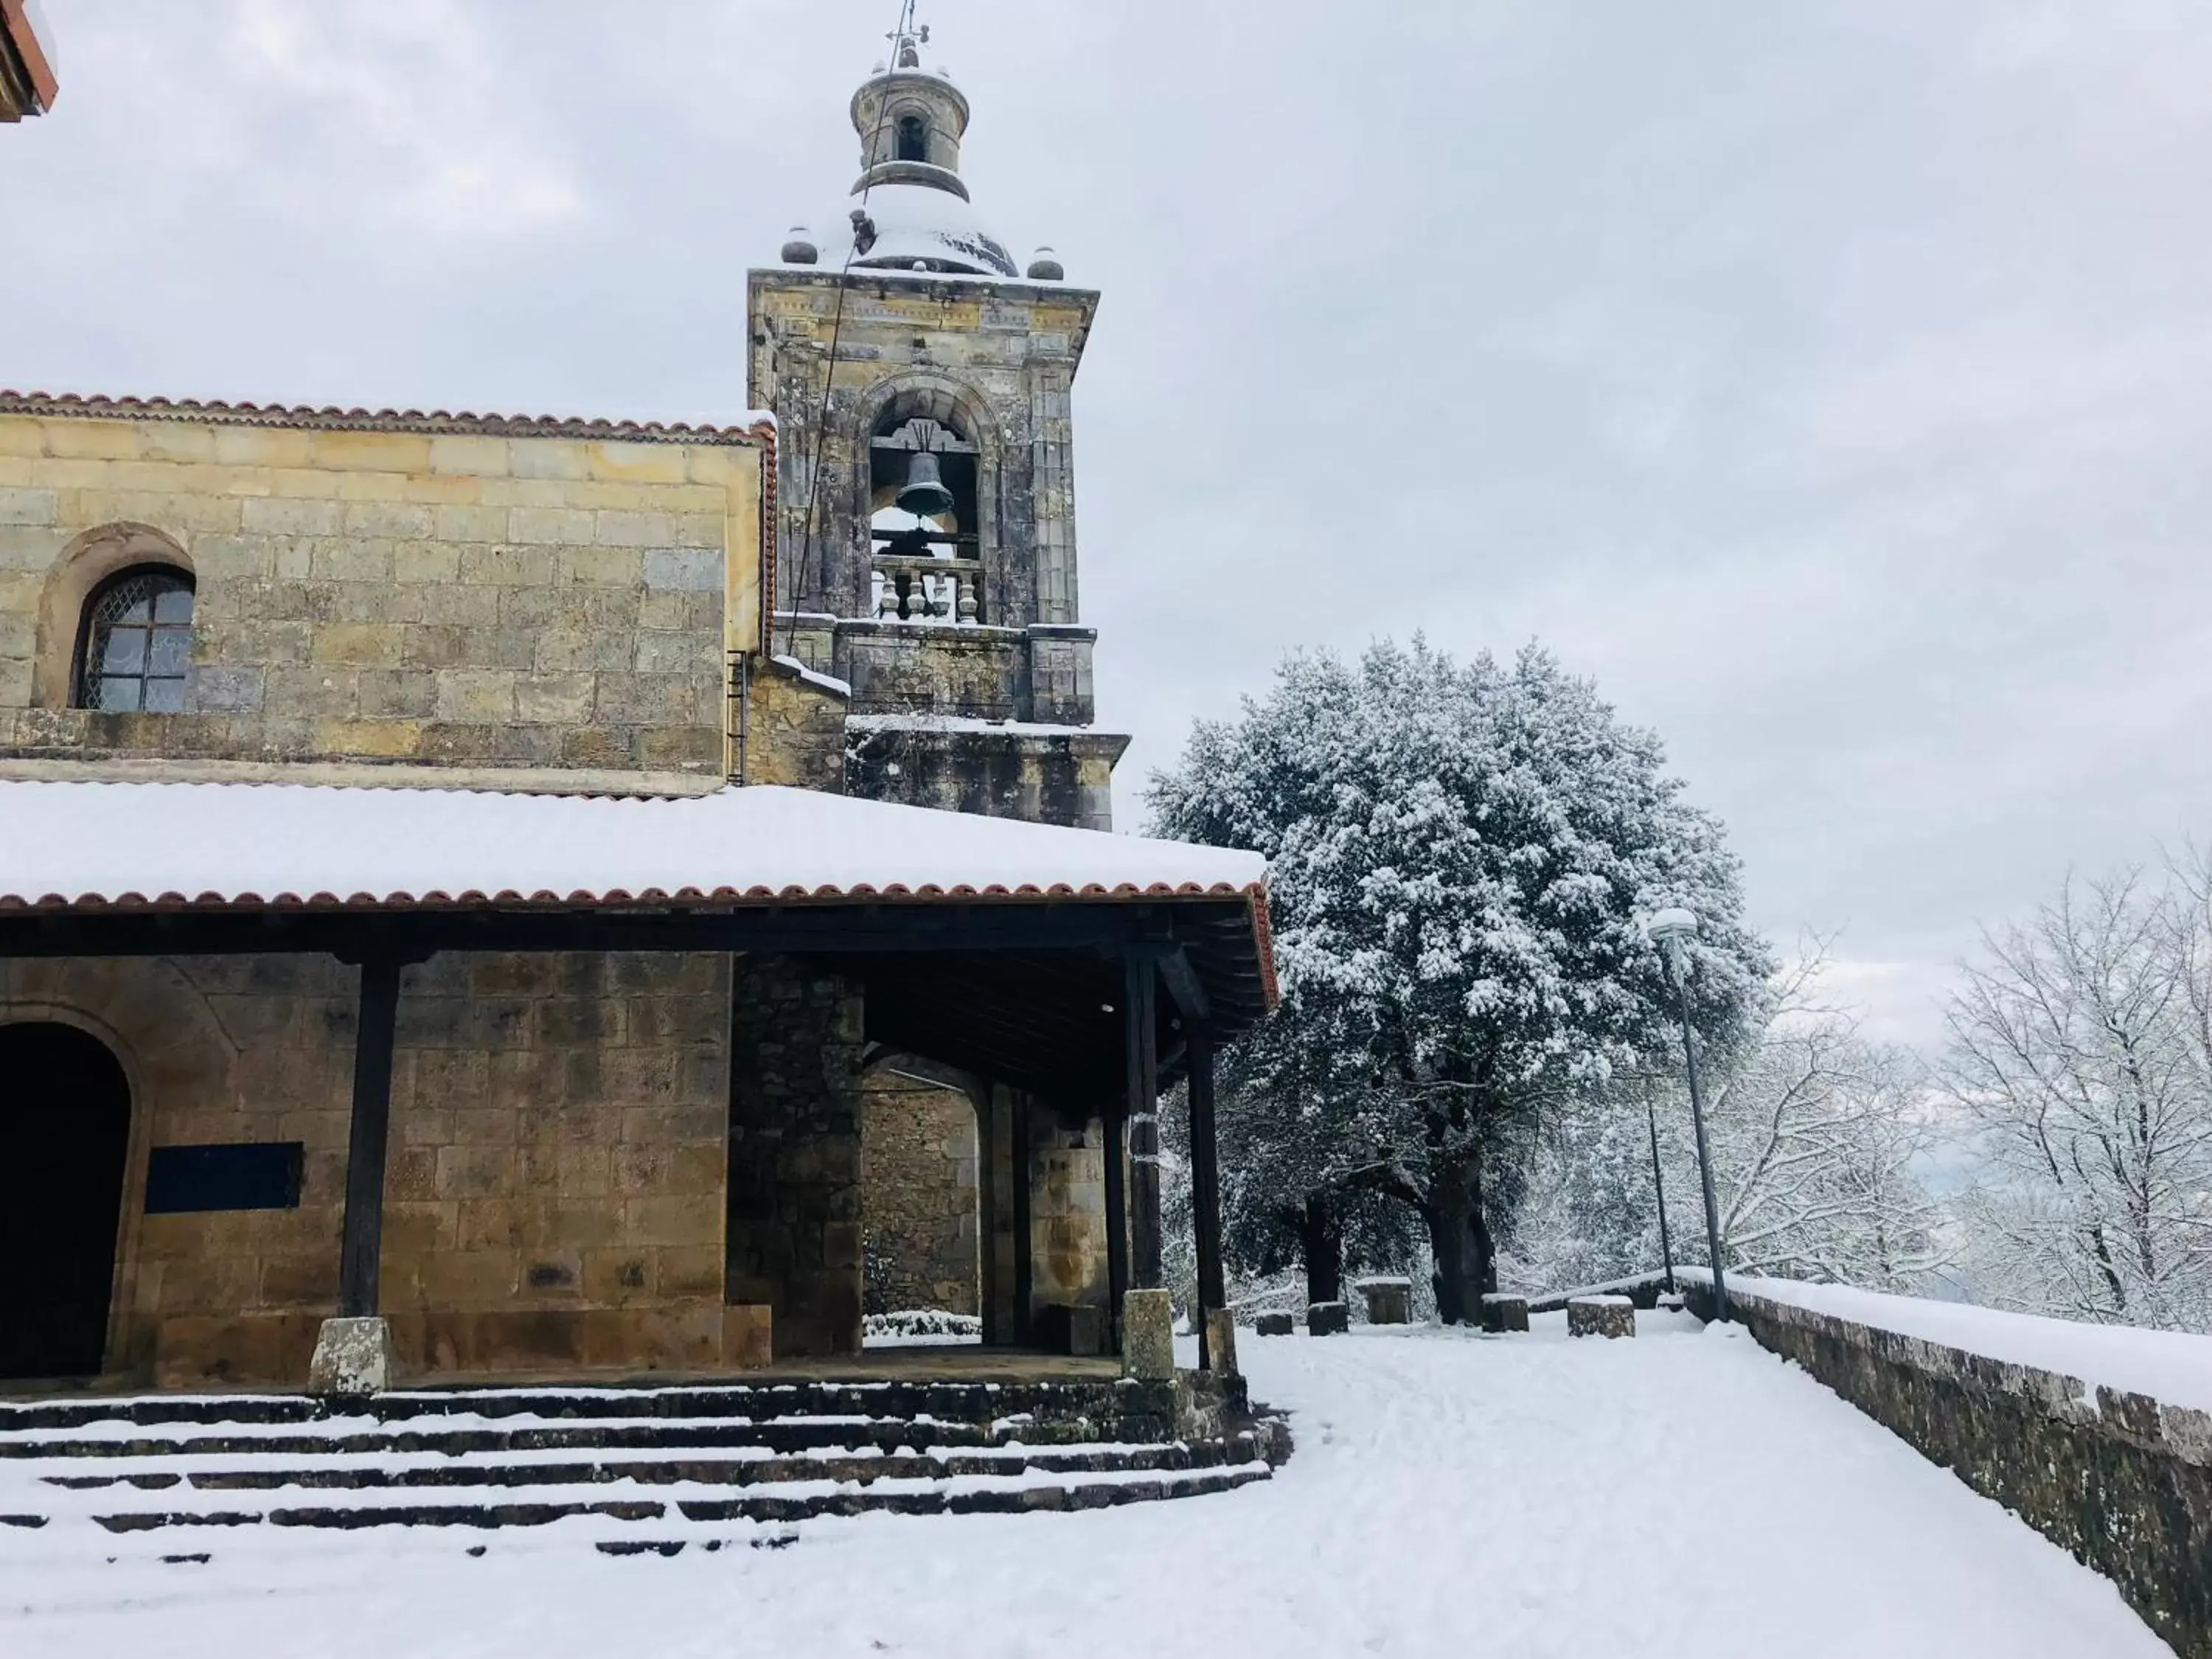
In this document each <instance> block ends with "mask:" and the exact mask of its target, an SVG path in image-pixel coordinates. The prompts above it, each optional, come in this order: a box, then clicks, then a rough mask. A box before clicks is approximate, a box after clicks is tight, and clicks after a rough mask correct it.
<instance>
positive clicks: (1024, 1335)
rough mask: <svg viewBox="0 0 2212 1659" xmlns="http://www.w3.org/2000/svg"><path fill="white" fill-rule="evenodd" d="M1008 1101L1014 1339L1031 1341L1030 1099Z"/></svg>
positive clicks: (1018, 1096)
mask: <svg viewBox="0 0 2212 1659" xmlns="http://www.w3.org/2000/svg"><path fill="white" fill-rule="evenodd" d="M1008 1099H1009V1101H1010V1103H1011V1104H1012V1107H1013V1110H1012V1112H1011V1113H1009V1114H1008V1115H1009V1116H1010V1117H1012V1120H1013V1121H1012V1123H1011V1124H1009V1125H1008V1126H1007V1136H1008V1139H1009V1140H1010V1142H1011V1143H1012V1144H1011V1145H1010V1146H1008V1148H1007V1157H1006V1167H1007V1169H1008V1171H1009V1172H1010V1174H1011V1176H1012V1180H1013V1183H1014V1340H1016V1341H1018V1342H1027V1341H1029V1340H1030V1339H1031V1337H1032V1335H1033V1334H1034V1331H1035V1326H1036V1320H1035V1316H1034V1315H1033V1314H1032V1312H1031V1310H1030V1301H1031V1299H1032V1298H1033V1297H1034V1296H1035V1293H1036V1291H1035V1285H1036V1264H1035V1262H1034V1261H1033V1260H1032V1256H1031V1249H1030V1199H1031V1193H1030V1183H1031V1182H1032V1181H1033V1180H1034V1179H1035V1176H1034V1175H1033V1173H1032V1171H1031V1170H1030V1097H1029V1095H1028V1093H1027V1092H1026V1091H1020V1090H1017V1091H1013V1092H1012V1093H1011V1094H1010V1095H1009V1097H1008Z"/></svg>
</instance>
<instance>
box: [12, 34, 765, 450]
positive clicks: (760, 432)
mask: <svg viewBox="0 0 2212 1659" xmlns="http://www.w3.org/2000/svg"><path fill="white" fill-rule="evenodd" d="M7 3H8V0H0V6H4V5H6V4H7ZM747 413H748V414H749V415H750V416H751V417H752V418H751V419H750V421H749V422H748V423H747V424H745V425H744V426H705V425H701V426H690V425H686V424H685V423H684V422H680V421H679V422H659V421H602V420H592V419H584V418H579V417H576V416H561V415H477V414H474V413H471V411H469V410H460V411H459V412H449V411H447V410H442V409H438V410H420V409H378V410H368V409H339V408H337V407H336V406H334V405H332V406H327V407H325V408H321V409H313V408H309V407H307V406H306V405H304V404H250V403H239V404H233V403H221V402H203V401H201V400H199V399H197V398H108V397H100V396H96V395H95V396H89V397H88V396H80V395H78V394H76V393H75V392H10V391H5V390H0V415H36V416H49V417H54V416H58V417H62V418H64V419H66V418H71V417H75V418H79V419H94V420H124V421H206V422H212V423H214V424H216V425H221V426H276V427H295V428H307V429H310V430H315V431H325V432H416V433H427V434H428V435H432V436H437V435H443V434H453V435H468V436H472V437H473V436H481V437H495V438H600V439H606V440H610V441H617V442H624V443H708V444H733V445H751V444H772V443H774V442H775V416H772V415H769V413H768V412H767V411H765V410H748V411H747Z"/></svg>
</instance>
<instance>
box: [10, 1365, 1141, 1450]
mask: <svg viewBox="0 0 2212 1659" xmlns="http://www.w3.org/2000/svg"><path fill="white" fill-rule="evenodd" d="M1158 1386H1159V1385H1157V1384H1144V1383H1134V1382H1129V1381H1126V1380H1122V1381H1114V1380H1107V1379H1097V1380H1087V1379H1078V1380H1048V1381H1034V1382H1022V1383H955V1382H942V1381H939V1382H848V1383H832V1382H809V1383H688V1384H670V1385H666V1386H660V1387H647V1386H639V1385H619V1386H605V1387H591V1386H586V1387H537V1388H530V1387H515V1388H452V1389H411V1390H401V1391H395V1392H392V1393H389V1394H383V1395H376V1396H375V1397H374V1398H372V1399H368V1400H343V1401H332V1400H325V1399H317V1398H313V1397H311V1396H308V1395H284V1394H266V1395H259V1394H256V1395H175V1394H168V1395H116V1396H112V1397H99V1398H80V1399H70V1400H57V1401H33V1402H29V1403H26V1404H20V1405H18V1404H12V1403H0V1440H4V1439H5V1438H7V1437H9V1436H11V1435H15V1434H27V1433H52V1432H57V1431H68V1430H83V1429H87V1428H88V1427H90V1426H92V1425H100V1427H101V1428H103V1429H106V1428H107V1427H108V1425H137V1426H138V1427H140V1428H155V1427H163V1426H179V1425H202V1426H221V1427H223V1428H227V1429H234V1430H235V1429H240V1428H243V1427H246V1426H248V1425H272V1426H282V1425H306V1424H314V1423H321V1422H325V1421H328V1420H330V1419H336V1418H344V1419H363V1418H365V1419H369V1420H371V1421H374V1422H380V1423H392V1422H399V1421H411V1420H415V1419H423V1418H433V1417H441V1416H453V1417H466V1418H471V1419H493V1418H501V1417H531V1418H538V1419H562V1418H568V1417H588V1418H592V1419H610V1418H655V1419H665V1418H690V1417H708V1418H733V1417H754V1418H779V1417H792V1416H807V1417H818V1416H823V1415H842V1416H859V1417H905V1418H939V1419H959V1420H964V1421H988V1420H991V1419H997V1418H1003V1417H1015V1416H1026V1417H1029V1418H1031V1419H1036V1420H1039V1421H1058V1420H1061V1419H1074V1418H1081V1417H1085V1416H1102V1415H1103V1416H1118V1415H1121V1414H1124V1413H1127V1412H1128V1411H1130V1410H1132V1409H1135V1410H1139V1411H1142V1410H1146V1409H1154V1408H1157V1407H1158V1401H1154V1400H1152V1399H1151V1398H1150V1397H1149V1393H1150V1391H1151V1390H1154V1389H1158ZM112 1431H113V1432H118V1433H119V1432H123V1430H122V1429H121V1428H119V1427H118V1428H116V1429H114V1430H112Z"/></svg>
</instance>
